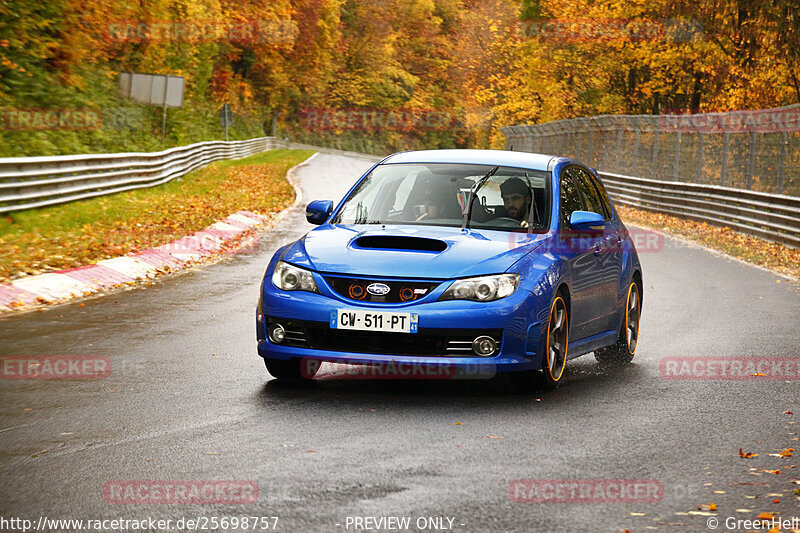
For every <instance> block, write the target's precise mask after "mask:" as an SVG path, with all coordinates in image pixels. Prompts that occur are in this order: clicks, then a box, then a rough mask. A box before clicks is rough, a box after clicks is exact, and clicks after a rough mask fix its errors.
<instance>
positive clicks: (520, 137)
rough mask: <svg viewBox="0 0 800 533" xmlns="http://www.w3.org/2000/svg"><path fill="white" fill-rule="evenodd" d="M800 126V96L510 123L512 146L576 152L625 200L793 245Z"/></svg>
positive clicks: (796, 242)
mask: <svg viewBox="0 0 800 533" xmlns="http://www.w3.org/2000/svg"><path fill="white" fill-rule="evenodd" d="M799 130H800V105H793V106H787V107H782V108H776V109H764V110H756V111H731V112H727V113H706V114H696V115H653V116H651V115H602V116H597V117H587V118H576V119H567V120H559V121H555V122H548V123H545V124H535V125H524V126H509V127H506V128H502V129H501V131H502V132H503V133H504V134H505V135H506V147H507V148H511V147H512V146H513V148H514V149H515V150H523V151H529V152H538V153H549V154H556V155H563V156H571V157H574V158H576V159H578V160H580V161H581V162H583V163H586V164H588V165H591V166H593V167H595V168H597V169H599V170H601V171H600V175H601V176H602V178H603V183H604V184H605V185H606V188H607V189H608V193H609V195H610V196H611V197H612V198H614V200H615V201H616V202H618V203H622V204H626V205H631V206H634V207H639V208H642V209H647V210H649V211H657V212H661V213H666V214H669V215H676V216H680V217H685V218H689V219H693V220H698V221H701V222H707V223H709V224H714V225H718V226H728V227H730V228H732V229H734V230H736V231H739V232H742V233H748V234H751V235H755V236H757V237H761V238H764V239H767V240H770V241H775V242H780V243H783V244H786V245H788V246H791V247H794V248H800V131H799ZM635 176H646V177H645V178H642V177H635ZM784 193H788V194H789V195H786V194H784ZM796 195H797V196H796Z"/></svg>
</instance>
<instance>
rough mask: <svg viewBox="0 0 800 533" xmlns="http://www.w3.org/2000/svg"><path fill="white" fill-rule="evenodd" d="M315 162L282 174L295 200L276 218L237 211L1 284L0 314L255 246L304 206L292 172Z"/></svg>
mask: <svg viewBox="0 0 800 533" xmlns="http://www.w3.org/2000/svg"><path fill="white" fill-rule="evenodd" d="M316 156H317V154H316V153H315V154H314V155H312V156H311V157H309V158H308V159H306V160H305V161H303V162H302V163H300V164H298V165H295V166H294V167H292V168H290V169H289V171H288V172H287V173H286V179H287V181H288V182H289V183H290V184H291V185H292V187H293V188H294V191H295V200H294V203H293V204H292V206H291V207H290V208H287V209H284V210H283V211H280V212H279V213H277V214H275V215H274V216H264V215H259V214H256V213H252V212H250V211H239V212H237V213H234V214H232V215H230V216H228V217H227V218H224V219H222V220H219V221H217V222H214V223H213V224H211V225H210V226H209V227H207V228H206V229H204V230H200V231H198V232H195V233H193V234H192V235H189V236H187V237H182V238H180V239H178V240H176V241H172V242H170V243H167V244H162V245H161V246H158V247H156V248H149V249H147V250H142V251H141V252H138V253H131V254H128V255H124V256H122V257H115V258H113V259H106V260H104V261H98V262H97V264H94V265H88V266H82V267H78V268H70V269H67V270H58V271H55V272H48V273H46V274H39V275H37V276H30V277H26V278H20V279H16V280H14V281H12V282H11V283H0V314H4V313H7V312H9V311H16V310H27V309H30V308H32V307H38V306H41V305H46V304H52V303H60V302H63V301H67V300H71V299H73V298H79V297H81V296H89V295H91V294H94V293H98V292H102V291H105V290H108V289H112V288H115V287H122V286H125V285H133V284H135V283H136V282H137V281H140V280H146V279H153V278H155V277H156V276H158V275H159V274H162V273H166V272H174V271H177V270H181V269H183V268H187V267H189V266H192V265H194V264H196V263H198V262H201V261H204V260H207V259H210V258H212V257H215V256H220V255H222V254H224V253H229V252H232V251H235V250H237V249H240V248H242V247H243V246H248V245H253V243H254V242H255V240H256V239H257V237H258V231H257V230H259V229H260V228H261V227H262V226H265V225H266V224H267V223H270V224H271V225H272V226H274V225H275V224H276V223H277V222H280V221H282V220H283V218H284V217H285V216H287V214H288V213H289V211H290V210H291V208H296V207H297V206H299V205H300V204H301V203H302V201H303V199H302V192H301V189H300V186H299V184H298V183H297V180H296V177H295V172H296V171H297V169H298V168H300V167H303V166H305V165H308V164H309V163H310V162H311V160H312V159H314V158H315V157H316Z"/></svg>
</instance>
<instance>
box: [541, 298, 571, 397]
mask: <svg viewBox="0 0 800 533" xmlns="http://www.w3.org/2000/svg"><path fill="white" fill-rule="evenodd" d="M568 348H569V313H568V312H567V304H566V302H565V301H564V298H562V297H561V296H560V295H558V296H556V298H555V300H553V305H551V306H550V317H549V318H548V320H547V338H546V342H545V352H544V361H543V362H542V384H543V385H544V386H545V387H546V388H549V389H554V388H556V387H558V385H559V384H560V383H561V382H562V381H564V374H565V373H566V367H567V349H568Z"/></svg>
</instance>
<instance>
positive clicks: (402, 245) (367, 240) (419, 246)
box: [353, 235, 447, 252]
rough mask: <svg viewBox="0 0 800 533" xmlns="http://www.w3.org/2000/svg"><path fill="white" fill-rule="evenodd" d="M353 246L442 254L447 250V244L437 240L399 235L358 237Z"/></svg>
mask: <svg viewBox="0 0 800 533" xmlns="http://www.w3.org/2000/svg"><path fill="white" fill-rule="evenodd" d="M353 244H354V245H355V247H356V248H374V249H380V250H407V251H411V252H443V251H445V250H446V249H447V244H446V243H445V242H444V241H440V240H438V239H427V238H425V237H405V236H399V235H397V236H394V235H368V236H364V237H359V238H358V239H356V240H355V242H354V243H353Z"/></svg>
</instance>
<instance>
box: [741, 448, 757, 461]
mask: <svg viewBox="0 0 800 533" xmlns="http://www.w3.org/2000/svg"><path fill="white" fill-rule="evenodd" d="M756 456H758V454H757V453H750V452H744V451H743V448H739V457H741V458H743V459H751V458H753V457H756Z"/></svg>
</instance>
